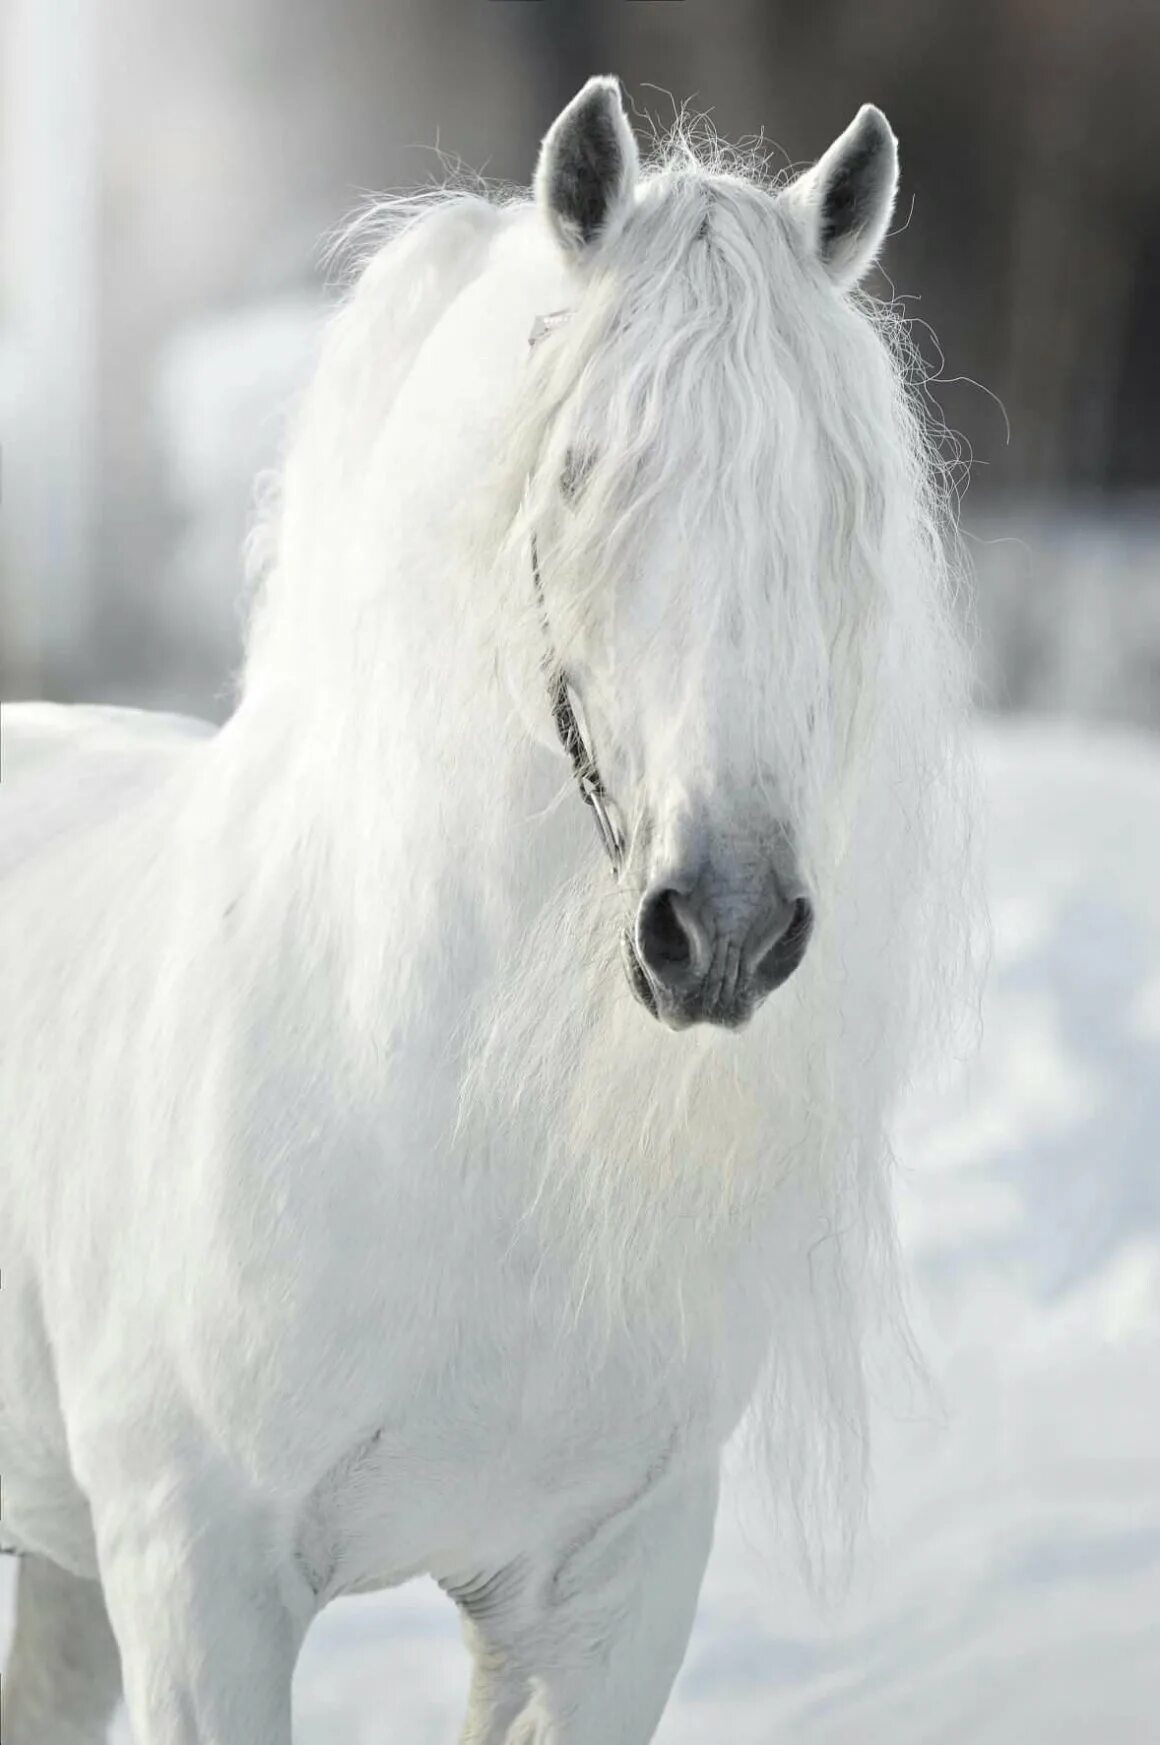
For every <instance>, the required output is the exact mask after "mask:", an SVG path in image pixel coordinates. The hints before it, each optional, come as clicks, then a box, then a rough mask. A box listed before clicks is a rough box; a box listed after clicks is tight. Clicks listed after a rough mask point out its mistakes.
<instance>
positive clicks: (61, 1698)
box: [0, 1556, 121, 1745]
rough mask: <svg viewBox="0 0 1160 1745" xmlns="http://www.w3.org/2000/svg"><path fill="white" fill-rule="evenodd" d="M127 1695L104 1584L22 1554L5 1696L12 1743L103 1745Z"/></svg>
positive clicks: (0, 1698) (2, 1718)
mask: <svg viewBox="0 0 1160 1745" xmlns="http://www.w3.org/2000/svg"><path fill="white" fill-rule="evenodd" d="M120 1694H121V1662H120V1657H119V1656H118V1653H117V1644H116V1641H115V1640H114V1637H113V1632H112V1630H111V1629H110V1627H109V1619H108V1614H107V1613H106V1611H105V1601H104V1596H103V1594H102V1593H101V1588H100V1583H99V1582H95V1581H83V1580H82V1579H81V1578H80V1577H79V1576H75V1575H67V1574H66V1573H65V1571H64V1570H63V1569H58V1568H57V1566H56V1564H55V1563H49V1562H48V1561H47V1560H46V1559H44V1558H41V1557H31V1556H29V1557H22V1558H21V1559H20V1569H19V1573H18V1575H17V1587H16V1628H15V1630H14V1631H13V1635H12V1648H11V1652H10V1654H9V1656H8V1665H7V1667H6V1669H5V1672H4V1680H3V1694H2V1695H0V1738H2V1739H3V1741H4V1745H102V1741H103V1740H104V1738H105V1736H106V1733H107V1731H108V1726H109V1721H110V1719H111V1718H112V1714H113V1710H114V1709H115V1708H116V1706H117V1699H118V1697H119V1696H120Z"/></svg>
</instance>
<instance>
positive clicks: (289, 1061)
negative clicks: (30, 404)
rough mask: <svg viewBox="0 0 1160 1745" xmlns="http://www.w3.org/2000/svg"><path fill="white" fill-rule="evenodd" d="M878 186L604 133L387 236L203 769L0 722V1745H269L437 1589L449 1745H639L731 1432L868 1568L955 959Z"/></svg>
mask: <svg viewBox="0 0 1160 1745" xmlns="http://www.w3.org/2000/svg"><path fill="white" fill-rule="evenodd" d="M896 174H897V159H896V147H895V141H894V137H893V135H892V133H891V131H890V128H889V127H888V125H887V123H886V121H885V120H884V118H883V117H882V115H881V114H880V113H879V112H878V111H877V110H876V109H873V108H869V107H867V108H864V109H862V110H861V111H860V112H859V114H858V115H857V117H856V118H855V120H854V121H853V123H852V124H851V126H850V127H849V128H848V129H847V131H846V132H845V133H844V134H843V135H842V136H841V138H840V139H838V141H837V142H836V143H835V144H834V145H833V146H832V147H831V148H830V150H829V151H828V152H827V153H826V154H825V156H824V157H822V158H821V160H820V161H819V162H818V163H817V164H816V165H814V167H813V168H812V169H810V170H808V171H807V172H806V173H805V174H803V175H801V176H799V177H798V178H797V179H796V180H790V181H788V182H786V183H784V184H782V185H773V184H770V183H768V182H766V181H765V180H764V179H763V175H762V172H761V170H760V167H759V166H758V165H756V164H754V163H750V162H748V161H746V160H744V159H742V158H740V157H738V156H734V155H730V154H728V153H726V152H724V151H723V150H721V149H719V148H717V147H711V146H706V145H705V144H704V143H700V144H697V143H694V142H693V141H692V140H691V139H690V138H689V137H688V136H687V135H681V134H678V135H677V136H676V137H675V138H674V139H673V140H672V141H671V142H670V144H669V145H668V147H667V148H663V149H661V150H660V151H659V152H658V154H657V155H656V157H655V160H654V161H653V162H652V164H651V165H650V166H649V167H648V168H647V170H646V169H642V167H641V165H640V164H639V162H638V155H637V149H636V146H635V144H634V140H633V135H632V133H631V131H630V128H629V126H628V123H627V121H626V118H625V115H624V112H623V109H622V106H621V101H620V97H619V92H618V88H617V86H616V84H615V83H614V82H613V81H611V80H608V79H596V80H593V81H591V82H590V83H589V84H588V85H587V86H585V88H584V90H583V91H581V93H580V94H579V96H578V97H577V98H576V99H575V101H574V102H573V103H572V104H571V105H569V107H568V108H567V109H566V110H565V111H564V112H563V114H562V115H561V116H560V117H559V119H558V120H557V121H556V122H555V124H554V125H553V127H552V128H551V130H550V132H549V133H548V135H547V137H546V139H545V141H544V145H543V149H542V154H541V158H540V163H539V167H538V169H537V173H536V181H535V189H534V193H533V195H532V196H531V197H528V198H523V197H515V196H503V197H500V198H491V197H487V196H484V195H481V194H479V193H456V192H451V191H445V192H442V193H441V194H439V195H438V196H434V197H429V198H426V199H423V200H419V201H414V202H397V203H394V204H392V205H388V206H387V207H385V208H383V209H382V210H381V212H380V213H379V215H378V216H379V220H380V222H379V223H378V224H377V225H372V226H371V227H370V229H371V231H372V232H373V235H374V246H373V248H372V249H370V251H369V253H368V257H367V258H366V260H365V262H364V264H363V266H362V270H361V272H360V273H359V275H358V277H357V280H356V282H355V283H354V284H353V287H352V289H351V291H350V293H349V295H348V296H347V297H346V299H345V301H344V303H343V305H342V307H341V308H340V309H339V310H338V312H337V313H336V315H335V317H334V319H333V322H332V325H331V327H330V330H329V334H328V337H327V340H326V343H325V346H324V350H323V355H322V358H321V362H320V365H319V368H318V372H317V376H316V379H315V380H314V383H313V385H312V387H311V388H310V390H309V392H308V394H307V396H306V398H305V400H304V403H303V405H302V406H301V408H300V410H299V412H298V414H297V416H296V423H295V427H294V430H293V435H292V440H291V441H290V443H289V446H288V450H287V454H286V459H285V464H284V468H283V476H282V484H281V491H280V495H279V499H278V502H277V504H276V505H274V506H272V507H271V508H270V509H269V510H268V511H267V515H266V519H265V522H264V523H263V525H262V527H261V528H260V529H259V532H258V536H257V538H256V541H255V549H256V550H257V551H258V553H259V554H260V574H259V575H258V576H257V578H256V593H255V605H254V608H253V613H252V620H251V626H250V632H249V639H248V650H247V659H246V664H245V671H244V676H243V681H242V685H241V691H240V697H239V701H238V705H237V708H236V711H235V713H234V714H233V716H232V718H231V719H230V720H229V721H228V722H227V724H226V725H225V726H224V727H223V728H222V729H221V730H220V731H213V730H211V729H210V728H209V727H207V726H203V725H201V724H198V723H194V722H188V721H180V720H176V719H173V718H163V717H157V716H150V715H146V714H139V713H135V712H132V711H127V710H124V711H119V710H108V709H84V708H77V709H61V708H54V707H50V706H47V705H29V706H15V707H6V708H5V710H4V719H3V734H4V784H3V793H2V795H0V826H2V829H0V878H2V890H0V894H2V901H0V952H2V958H3V965H4V974H3V982H2V989H3V991H2V995H0V1093H2V1101H3V1111H4V1120H3V1149H2V1158H0V1230H2V1232H3V1237H2V1240H3V1252H2V1255H0V1262H2V1266H3V1292H2V1294H0V1474H2V1476H3V1532H4V1535H5V1538H6V1540H7V1541H8V1542H9V1543H11V1544H12V1545H14V1546H15V1547H16V1548H18V1549H19V1550H20V1551H21V1552H22V1553H23V1559H22V1564H21V1569H20V1581H19V1594H18V1609H17V1622H16V1628H15V1637H14V1644H13V1648H12V1653H11V1658H10V1663H9V1666H8V1668H7V1670H6V1672H5V1674H4V1681H3V1682H4V1705H5V1706H4V1716H3V1734H4V1742H5V1745H90V1742H93V1741H96V1740H98V1739H99V1738H101V1737H102V1736H103V1732H104V1729H105V1726H106V1723H107V1720H108V1716H109V1714H110V1712H111V1709H112V1707H113V1705H114V1703H115V1702H116V1700H117V1695H118V1691H119V1689H120V1687H121V1683H122V1680H123V1688H124V1694H125V1698H126V1700H127V1703H128V1708H129V1714H130V1718H131V1722H132V1726H133V1729H134V1735H135V1738H136V1739H137V1741H138V1745H288V1741H289V1738H290V1686H291V1674H292V1671H293V1667H294V1662H295V1658H296V1655H297V1651H298V1648H299V1646H300V1644H301V1642H302V1639H303V1635H304V1633H305V1631H306V1629H307V1627H308V1625H309V1623H310V1621H311V1619H312V1618H313V1617H314V1616H315V1614H316V1613H317V1612H318V1611H319V1610H320V1608H321V1607H322V1606H324V1605H325V1604H326V1603H327V1602H328V1601H329V1600H331V1599H332V1598H334V1597H336V1596H338V1595H341V1594H349V1593H355V1592H361V1591H366V1590H368V1589H371V1588H376V1587H384V1586H389V1585H392V1584H396V1583H399V1582H402V1581H404V1580H406V1579H408V1578H410V1577H412V1576H415V1575H417V1574H420V1573H426V1574H429V1575H431V1576H433V1577H434V1578H435V1579H436V1580H437V1581H438V1582H440V1583H441V1584H442V1586H443V1587H444V1589H445V1590H446V1591H447V1592H448V1593H449V1594H450V1595H452V1596H453V1597H454V1599H455V1601H456V1602H457V1603H458V1605H459V1607H460V1608H461V1611H462V1615H463V1619H464V1625H465V1631H466V1635H467V1639H468V1643H469V1645H470V1648H471V1651H472V1654H473V1656H474V1668H475V1671H474V1680H473V1684H472V1692H471V1702H470V1714H469V1718H468V1721H467V1724H466V1732H465V1734H464V1738H465V1739H466V1740H469V1741H471V1742H472V1745H501V1742H503V1741H508V1742H509V1745H516V1742H517V1741H518V1742H519V1745H527V1742H530V1741H533V1740H540V1741H545V1742H546V1741H548V1740H551V1741H553V1742H555V1745H617V1742H620V1745H639V1742H641V1741H644V1740H646V1739H648V1738H649V1737H650V1736H651V1734H652V1731H653V1729H654V1727H655V1726H656V1723H657V1720H658V1717H659V1715H660V1713H661V1710H662V1707H663V1705H664V1702H665V1699H666V1696H667V1693H668V1690H669V1687H670V1684H671V1681H672V1679H673V1677H674V1675H675V1673H676V1670H677V1668H678V1665H679V1663H680V1661H681V1657H682V1654H683V1652H684V1648H685V1644H686V1640H687V1637H688V1633H689V1629H690V1626H691V1622H692V1618H693V1613H694V1608H695V1605H696V1599H697V1592H698V1587H699V1584H700V1580H701V1576H702V1572H703V1569H704V1566H705V1560H706V1557H707V1555H708V1551H709V1546H710V1540H711V1536H712V1530H713V1519H714V1511H715V1506H716V1498H717V1487H718V1465H719V1460H720V1455H721V1450H722V1448H723V1446H724V1444H725V1443H726V1441H727V1440H728V1438H729V1437H730V1436H731V1434H732V1433H733V1431H734V1429H735V1427H736V1426H737V1425H738V1424H739V1422H740V1420H741V1419H742V1417H743V1415H744V1414H745V1413H746V1411H747V1409H748V1410H749V1413H750V1417H749V1422H750V1424H751V1426H752V1427H753V1428H754V1430H755V1437H754V1444H753V1445H754V1448H755V1449H756V1451H757V1452H758V1453H759V1454H760V1456H761V1457H762V1459H763V1461H764V1464H765V1469H766V1471H767V1473H768V1476H769V1478H770V1481H771V1484H772V1485H773V1487H774V1488H775V1489H776V1490H782V1491H785V1492H786V1493H787V1494H788V1495H789V1496H790V1498H791V1499H792V1503H793V1511H792V1514H793V1518H794V1519H796V1520H798V1521H799V1522H801V1523H802V1524H803V1526H804V1527H805V1528H806V1529H807V1533H808V1529H809V1527H810V1525H811V1523H813V1522H815V1521H817V1520H818V1519H819V1518H820V1517H821V1515H822V1513H823V1511H824V1507H825V1506H826V1504H827V1499H830V1498H831V1497H832V1496H836V1497H837V1498H838V1499H839V1503H840V1505H841V1499H845V1502H844V1508H845V1513H844V1514H843V1513H842V1507H841V1506H839V1510H838V1520H839V1523H841V1522H843V1521H844V1522H845V1523H846V1525H847V1526H848V1525H849V1523H850V1522H851V1521H852V1520H853V1519H854V1517H855V1516H856V1514H857V1507H858V1496H859V1487H860V1481H861V1477H862V1470H863V1466H864V1461H865V1416H864V1413H865V1406H864V1385H863V1361H862V1347H863V1335H864V1332H865V1329H866V1328H867V1326H868V1325H869V1324H870V1323H871V1321H873V1320H876V1319H877V1320H881V1319H882V1317H883V1315H884V1314H885V1315H886V1317H887V1318H889V1317H890V1316H891V1315H892V1314H894V1313H895V1294H894V1262H893V1258H892V1255H893V1246H892V1222H891V1211H890V1198H889V1144H888V1140H887V1123H888V1118H889V1113H890V1107H891V1103H892V1099H893V1097H894V1095H895V1092H896V1090H897V1088H898V1087H899V1085H900V1083H901V1082H902V1080H903V1079H904V1077H905V1076H906V1075H907V1073H908V1072H909V1071H910V1070H911V1067H912V1064H913V1062H914V1060H915V1058H916V1050H917V1049H918V1047H919V1044H920V1043H922V1044H925V1042H926V1041H928V1040H929V1038H930V1036H931V1035H932V1034H934V1033H935V1032H936V1031H937V1030H938V1029H939V1026H940V1022H941V1021H942V1020H943V1019H945V1018H946V1016H947V1014H948V1012H949V1010H950V1008H951V1005H952V1001H951V997H950V996H951V992H952V990H953V989H954V987H955V986H956V985H957V978H958V974H959V971H960V970H961V968H962V966H963V963H964V961H965V958H966V940H967V936H968V931H969V929H968V927H967V908H968V905H967V903H966V902H965V898H964V893H965V891H966V888H967V881H966V877H965V872H964V868H965V866H966V863H967V847H968V829H969V804H968V798H969V782H968V780H967V778H966V775H965V773H964V761H963V757H962V752H961V725H962V720H963V715H964V709H965V699H966V676H965V663H964V660H963V657H962V653H961V648H960V641H959V637H958V633H957V631H956V628H955V623H954V614H953V611H952V599H951V594H952V588H951V579H950V567H949V564H948V558H947V541H946V530H945V527H944V520H943V495H944V494H943V492H942V490H941V487H940V473H939V468H938V462H937V455H936V453H935V450H934V448H933V446H932V444H931V443H930V442H929V441H928V438H927V435H926V431H925V426H924V423H923V419H922V415H921V411H920V409H919V407H918V404H917V402H916V399H915V397H914V395H913V394H912V393H911V389H910V375H911V364H910V362H909V353H908V352H907V349H906V344H905V336H904V334H903V333H902V330H901V327H900V324H899V323H898V321H897V319H896V318H895V317H894V315H893V314H892V312H891V311H890V310H889V309H884V308H882V307H880V306H879V305H877V304H875V303H874V302H873V301H872V300H871V299H870V298H869V297H867V296H866V295H865V293H863V292H862V291H860V290H859V289H858V284H859V281H860V280H861V279H862V277H863V276H864V274H865V273H866V272H867V270H868V269H869V267H870V266H871V264H872V262H873V260H874V258H875V256H876V253H877V251H878V249H879V247H880V245H881V243H882V241H883V238H884V235H885V232H886V228H887V224H888V221H889V218H890V213H891V210H892V206H893V202H894V197H895V182H896ZM584 802H586V803H584ZM594 823H595V825H596V826H597V827H598V828H596V829H594V828H593V824H594ZM839 1537H841V1535H839Z"/></svg>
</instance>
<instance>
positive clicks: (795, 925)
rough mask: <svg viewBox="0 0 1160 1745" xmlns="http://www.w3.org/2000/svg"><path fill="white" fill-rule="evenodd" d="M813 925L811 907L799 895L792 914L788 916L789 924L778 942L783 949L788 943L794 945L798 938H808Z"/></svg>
mask: <svg viewBox="0 0 1160 1745" xmlns="http://www.w3.org/2000/svg"><path fill="white" fill-rule="evenodd" d="M813 926H814V912H813V909H812V908H811V907H810V905H809V903H807V902H806V899H805V898H804V897H799V898H798V899H797V901H796V902H795V904H794V906H793V914H792V916H791V917H790V923H789V926H788V927H787V928H786V930H785V932H784V933H783V934H782V936H781V939H780V940H779V941H778V943H779V944H780V945H781V946H782V948H783V949H784V948H785V947H786V946H789V945H796V944H798V942H799V941H800V940H802V939H808V938H809V936H810V934H811V933H812V932H813Z"/></svg>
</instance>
